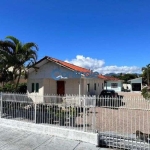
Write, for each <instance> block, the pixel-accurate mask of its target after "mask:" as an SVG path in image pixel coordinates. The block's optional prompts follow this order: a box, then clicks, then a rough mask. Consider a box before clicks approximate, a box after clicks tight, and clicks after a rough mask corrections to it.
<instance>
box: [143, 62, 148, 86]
mask: <svg viewBox="0 0 150 150" xmlns="http://www.w3.org/2000/svg"><path fill="white" fill-rule="evenodd" d="M142 72H143V74H142V76H143V78H144V79H145V81H146V82H147V85H148V86H149V85H150V64H148V65H146V67H142Z"/></svg>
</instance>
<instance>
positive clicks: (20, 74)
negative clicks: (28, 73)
mask: <svg viewBox="0 0 150 150" xmlns="http://www.w3.org/2000/svg"><path fill="white" fill-rule="evenodd" d="M20 77H21V69H19V76H18V79H17V83H16V88H15V90H17V88H18V85H19V81H20Z"/></svg>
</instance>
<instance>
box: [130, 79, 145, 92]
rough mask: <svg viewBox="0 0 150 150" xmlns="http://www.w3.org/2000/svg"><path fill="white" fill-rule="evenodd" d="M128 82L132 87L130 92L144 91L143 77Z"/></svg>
mask: <svg viewBox="0 0 150 150" xmlns="http://www.w3.org/2000/svg"><path fill="white" fill-rule="evenodd" d="M128 82H129V83H130V85H131V87H130V91H141V90H142V77H139V78H135V79H132V80H129V81H128Z"/></svg>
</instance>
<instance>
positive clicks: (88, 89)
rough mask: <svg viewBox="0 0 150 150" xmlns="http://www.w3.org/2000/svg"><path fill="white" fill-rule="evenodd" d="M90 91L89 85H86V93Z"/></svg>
mask: <svg viewBox="0 0 150 150" xmlns="http://www.w3.org/2000/svg"><path fill="white" fill-rule="evenodd" d="M89 91H90V83H88V84H87V92H89Z"/></svg>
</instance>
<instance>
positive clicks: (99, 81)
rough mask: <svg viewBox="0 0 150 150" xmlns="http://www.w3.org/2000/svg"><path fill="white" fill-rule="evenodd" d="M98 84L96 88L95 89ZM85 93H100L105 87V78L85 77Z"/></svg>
mask: <svg viewBox="0 0 150 150" xmlns="http://www.w3.org/2000/svg"><path fill="white" fill-rule="evenodd" d="M87 84H89V85H90V89H89V92H87ZM94 84H96V90H95V89H94ZM83 85H84V88H83V95H99V94H100V93H101V91H102V90H103V88H104V80H103V79H100V78H91V79H88V78H87V79H84V83H83Z"/></svg>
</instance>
